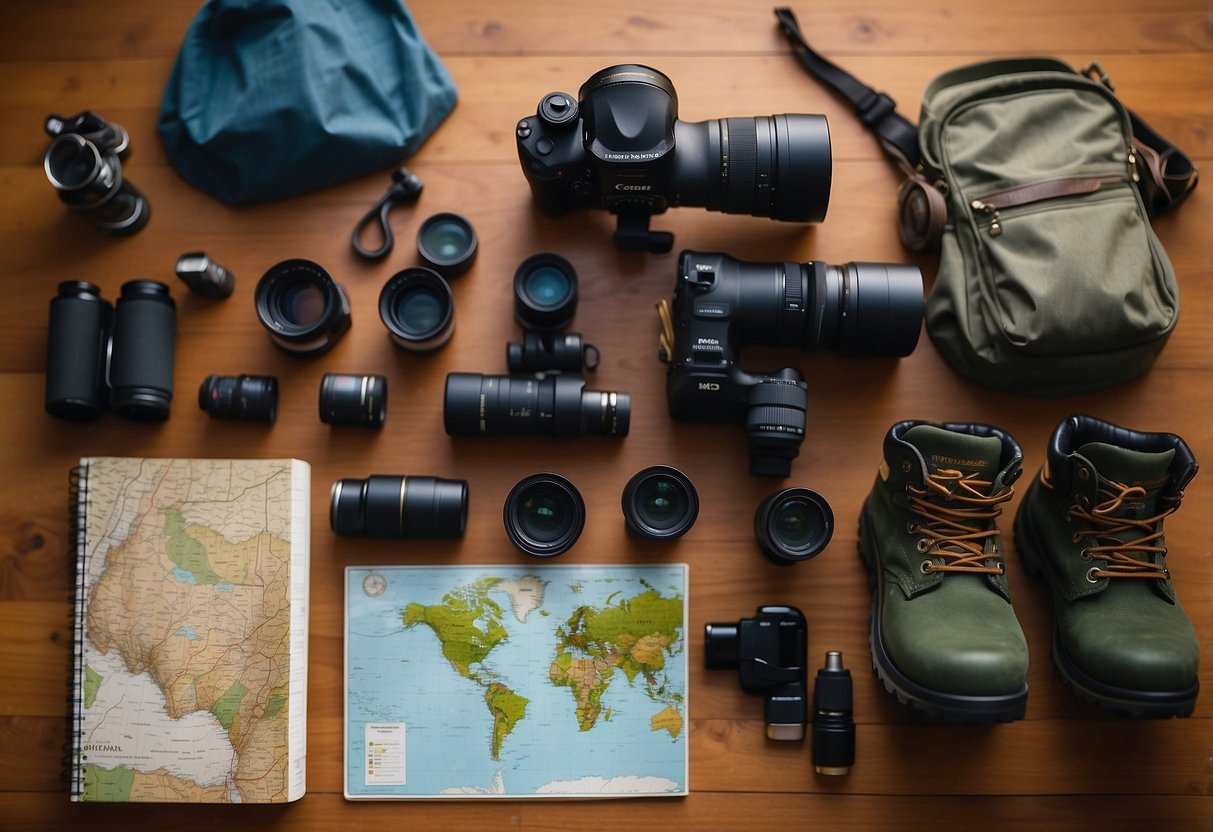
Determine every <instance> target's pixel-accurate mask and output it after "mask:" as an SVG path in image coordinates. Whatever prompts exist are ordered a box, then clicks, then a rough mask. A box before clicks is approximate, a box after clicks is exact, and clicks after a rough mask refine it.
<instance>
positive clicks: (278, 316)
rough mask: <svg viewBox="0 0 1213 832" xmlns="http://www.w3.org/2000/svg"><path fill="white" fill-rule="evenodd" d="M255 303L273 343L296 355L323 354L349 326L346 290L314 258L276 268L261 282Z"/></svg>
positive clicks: (264, 276)
mask: <svg viewBox="0 0 1213 832" xmlns="http://www.w3.org/2000/svg"><path fill="white" fill-rule="evenodd" d="M253 302H254V304H255V305H256V307H257V317H258V318H260V319H261V324H262V326H264V327H265V328H266V329H267V330H268V331H269V333H270V338H271V339H272V340H273V342H274V343H275V344H277V345H278V346H279V347H282V349H284V350H286V351H288V352H292V353H295V354H296V355H319V354H320V353H322V352H325V351H326V350H328V349H331V348H332V347H333V345H334V344H336V343H337V341H338V340H339V339H340V338H341V336H342V335H344V334H345V333H346V331H347V330H348V329H349V328H350V301H349V297H348V296H347V295H346V293H345V289H343V288H342V287H341V285H340V284H338V283H337V282H336V281H334V280H333V278H332V276H331V275H330V274H329V273H328V272H327V271H325V270H324V268H323V267H321V266H320V265H318V264H317V263H313V262H312V261H311V260H303V259H293V260H283V261H282V262H281V263H278V264H277V265H274V266H271V267H270V269H269V271H267V272H266V273H265V274H264V275H262V277H261V280H260V281H258V283H257V288H256V290H255V291H254V292H253Z"/></svg>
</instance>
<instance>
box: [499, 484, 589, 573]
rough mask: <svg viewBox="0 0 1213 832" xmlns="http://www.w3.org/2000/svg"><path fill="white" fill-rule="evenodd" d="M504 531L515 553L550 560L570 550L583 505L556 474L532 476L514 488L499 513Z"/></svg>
mask: <svg viewBox="0 0 1213 832" xmlns="http://www.w3.org/2000/svg"><path fill="white" fill-rule="evenodd" d="M502 517H503V520H504V522H505V532H506V534H507V535H508V536H509V538H510V542H511V543H513V544H514V545H515V546H516V547H517V548H518V550H519V551H521V552H523V553H524V554H527V555H533V556H535V557H538V558H553V557H556V556H557V555H562V554H564V553H565V552H567V551H568V550H569V549H570V548H572V546H573V544H574V543H576V542H577V538H578V537H580V536H581V530H582V528H584V526H585V502H584V501H583V500H582V499H581V493H580V492H578V491H577V488H576V487H575V486H574V485H573V484H572V483H571V482H569V481H568V480H567V479H565V478H564V477H562V476H560V475H559V474H550V473H543V474H532V475H531V476H529V477H527V478H525V479H523V480H522V481H521V482H519V483H518V484H517V485H515V486H514V487H513V488H512V489H511V490H510V493H509V496H507V497H506V500H505V507H504V509H503V511H502Z"/></svg>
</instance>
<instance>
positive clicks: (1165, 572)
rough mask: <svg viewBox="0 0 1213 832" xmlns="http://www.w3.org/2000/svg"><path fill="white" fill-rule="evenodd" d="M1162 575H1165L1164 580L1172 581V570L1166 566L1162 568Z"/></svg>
mask: <svg viewBox="0 0 1213 832" xmlns="http://www.w3.org/2000/svg"><path fill="white" fill-rule="evenodd" d="M1162 574H1163V579H1164V580H1167V581H1169V580H1171V570H1170V569H1168V568H1167V567H1165V566H1164V567H1163V568H1162Z"/></svg>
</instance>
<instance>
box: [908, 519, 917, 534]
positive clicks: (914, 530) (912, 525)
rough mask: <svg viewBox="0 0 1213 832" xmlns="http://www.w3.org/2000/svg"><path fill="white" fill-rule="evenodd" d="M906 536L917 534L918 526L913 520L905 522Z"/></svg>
mask: <svg viewBox="0 0 1213 832" xmlns="http://www.w3.org/2000/svg"><path fill="white" fill-rule="evenodd" d="M906 534H918V524H917V523H915V522H914V521H913V520H909V521H907V522H906Z"/></svg>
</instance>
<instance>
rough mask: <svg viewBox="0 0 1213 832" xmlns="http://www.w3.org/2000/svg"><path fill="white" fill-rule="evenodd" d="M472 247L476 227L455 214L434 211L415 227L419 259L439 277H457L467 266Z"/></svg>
mask: <svg viewBox="0 0 1213 832" xmlns="http://www.w3.org/2000/svg"><path fill="white" fill-rule="evenodd" d="M476 247H477V240H476V229H474V228H472V224H471V223H470V222H468V220H467V218H465V217H463V216H460V215H459V214H452V213H450V212H445V213H441V214H434V215H433V216H432V217H430V218H428V219H427V220H426V221H425V222H423V223H422V224H421V227H420V228H419V229H417V252H418V253H419V254H420V255H421V260H422V262H424V263H425V264H426V265H427V266H429V267H430V268H431V269H433V270H434V271H436V272H438V273H439V274H440V275H442V276H443V277H458V276H459V275H461V274H463V273H464V272H466V271H467V270H468V269H470V268H471V267H472V263H473V262H474V261H475V260H476Z"/></svg>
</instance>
